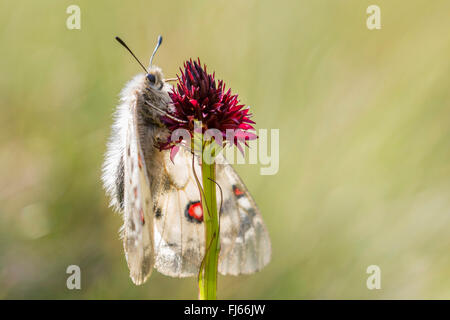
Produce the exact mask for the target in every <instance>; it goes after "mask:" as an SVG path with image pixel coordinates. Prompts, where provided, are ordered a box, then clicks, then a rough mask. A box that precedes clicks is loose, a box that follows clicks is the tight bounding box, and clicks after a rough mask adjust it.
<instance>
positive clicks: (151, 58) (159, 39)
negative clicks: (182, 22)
mask: <svg viewBox="0 0 450 320" xmlns="http://www.w3.org/2000/svg"><path fill="white" fill-rule="evenodd" d="M161 43H162V37H161V36H160V35H159V36H158V42H157V43H156V47H155V50H153V53H152V56H151V57H150V67H151V66H152V61H153V57H154V56H155V54H156V51H158V48H159V46H160V45H161Z"/></svg>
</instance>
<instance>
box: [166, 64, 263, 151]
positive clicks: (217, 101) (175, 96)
mask: <svg viewBox="0 0 450 320" xmlns="http://www.w3.org/2000/svg"><path fill="white" fill-rule="evenodd" d="M180 71H181V78H180V76H178V83H177V86H176V88H175V87H174V88H173V89H172V91H171V92H169V95H170V98H171V99H172V102H173V106H171V107H170V108H169V111H168V112H169V114H170V116H172V117H168V116H162V117H161V121H162V122H163V123H164V124H165V125H166V126H167V128H168V129H169V131H170V132H173V131H174V130H176V129H180V128H181V129H186V130H188V131H189V132H190V134H191V137H192V135H193V131H194V121H201V123H202V131H203V133H204V132H205V131H206V130H208V129H217V130H219V131H220V132H221V133H222V137H223V139H224V140H226V138H227V136H226V133H227V129H231V130H234V134H235V137H234V141H232V142H231V141H230V143H234V144H235V145H236V146H238V147H239V149H241V150H242V146H241V145H240V142H242V141H243V142H244V143H245V141H246V140H253V139H256V138H257V136H256V135H255V134H254V133H251V132H248V131H247V130H254V128H253V126H252V124H254V123H255V122H253V121H252V120H250V117H251V114H250V113H249V109H248V108H244V105H243V104H239V100H238V95H237V94H236V95H233V94H232V93H231V89H228V90H227V91H225V84H224V83H223V81H222V80H219V81H218V82H217V83H216V80H215V79H214V75H215V74H214V73H213V74H212V75H211V74H208V73H207V72H206V65H204V66H203V68H202V66H201V64H200V59H198V60H197V61H192V60H189V61H186V62H185V63H184V71H183V70H182V69H181V68H180ZM177 120H178V121H177ZM180 120H181V121H180ZM178 142H180V141H171V138H170V137H169V140H168V141H166V142H164V143H162V144H161V145H160V148H161V149H169V148H172V147H174V146H175V144H176V143H178Z"/></svg>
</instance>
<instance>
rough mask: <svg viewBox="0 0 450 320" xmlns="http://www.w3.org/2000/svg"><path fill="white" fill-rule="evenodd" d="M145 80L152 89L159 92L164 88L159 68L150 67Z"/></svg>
mask: <svg viewBox="0 0 450 320" xmlns="http://www.w3.org/2000/svg"><path fill="white" fill-rule="evenodd" d="M145 79H146V80H145V81H146V82H147V84H148V86H150V88H152V89H156V90H161V89H162V88H163V87H164V77H163V74H162V71H161V69H160V68H159V67H156V66H150V67H149V70H148V73H147V75H146V76H145Z"/></svg>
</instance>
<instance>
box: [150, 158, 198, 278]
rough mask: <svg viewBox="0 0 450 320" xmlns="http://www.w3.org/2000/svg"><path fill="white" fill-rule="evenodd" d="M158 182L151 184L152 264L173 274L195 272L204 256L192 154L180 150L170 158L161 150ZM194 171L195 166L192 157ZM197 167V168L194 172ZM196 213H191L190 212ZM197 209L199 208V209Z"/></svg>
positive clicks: (162, 271) (182, 275)
mask: <svg viewBox="0 0 450 320" xmlns="http://www.w3.org/2000/svg"><path fill="white" fill-rule="evenodd" d="M163 153H164V156H163V160H162V161H163V165H162V167H163V168H162V169H161V178H160V179H159V180H160V184H159V185H157V186H155V187H154V190H152V191H153V192H154V198H153V199H154V200H153V201H154V211H155V227H154V233H155V254H156V263H155V267H156V268H157V270H158V271H159V272H161V273H162V274H165V275H169V276H173V277H188V276H194V275H196V274H198V269H199V266H200V263H201V261H202V259H203V256H204V250H205V249H204V238H205V237H204V226H203V223H202V220H203V219H202V217H201V206H200V208H199V205H200V193H199V189H198V187H197V184H196V182H195V176H194V174H193V170H192V155H190V153H188V152H186V151H183V150H181V151H180V152H179V154H177V156H176V157H175V158H174V163H172V161H171V160H170V155H169V152H167V151H164V152H163ZM196 167H197V169H196V171H197V170H198V168H199V166H198V163H197V161H196ZM198 174H199V171H197V175H198ZM194 210H197V211H195V212H197V213H200V216H197V217H195V216H194V215H193V214H192V215H190V212H191V213H193V212H194ZM199 210H200V211H199Z"/></svg>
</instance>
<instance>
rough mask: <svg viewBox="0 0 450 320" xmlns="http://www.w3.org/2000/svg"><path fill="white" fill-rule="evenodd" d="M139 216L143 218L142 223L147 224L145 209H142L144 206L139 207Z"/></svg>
mask: <svg viewBox="0 0 450 320" xmlns="http://www.w3.org/2000/svg"><path fill="white" fill-rule="evenodd" d="M139 216H140V218H141V223H142V225H144V224H145V219H144V210H142V208H140V209H139Z"/></svg>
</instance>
